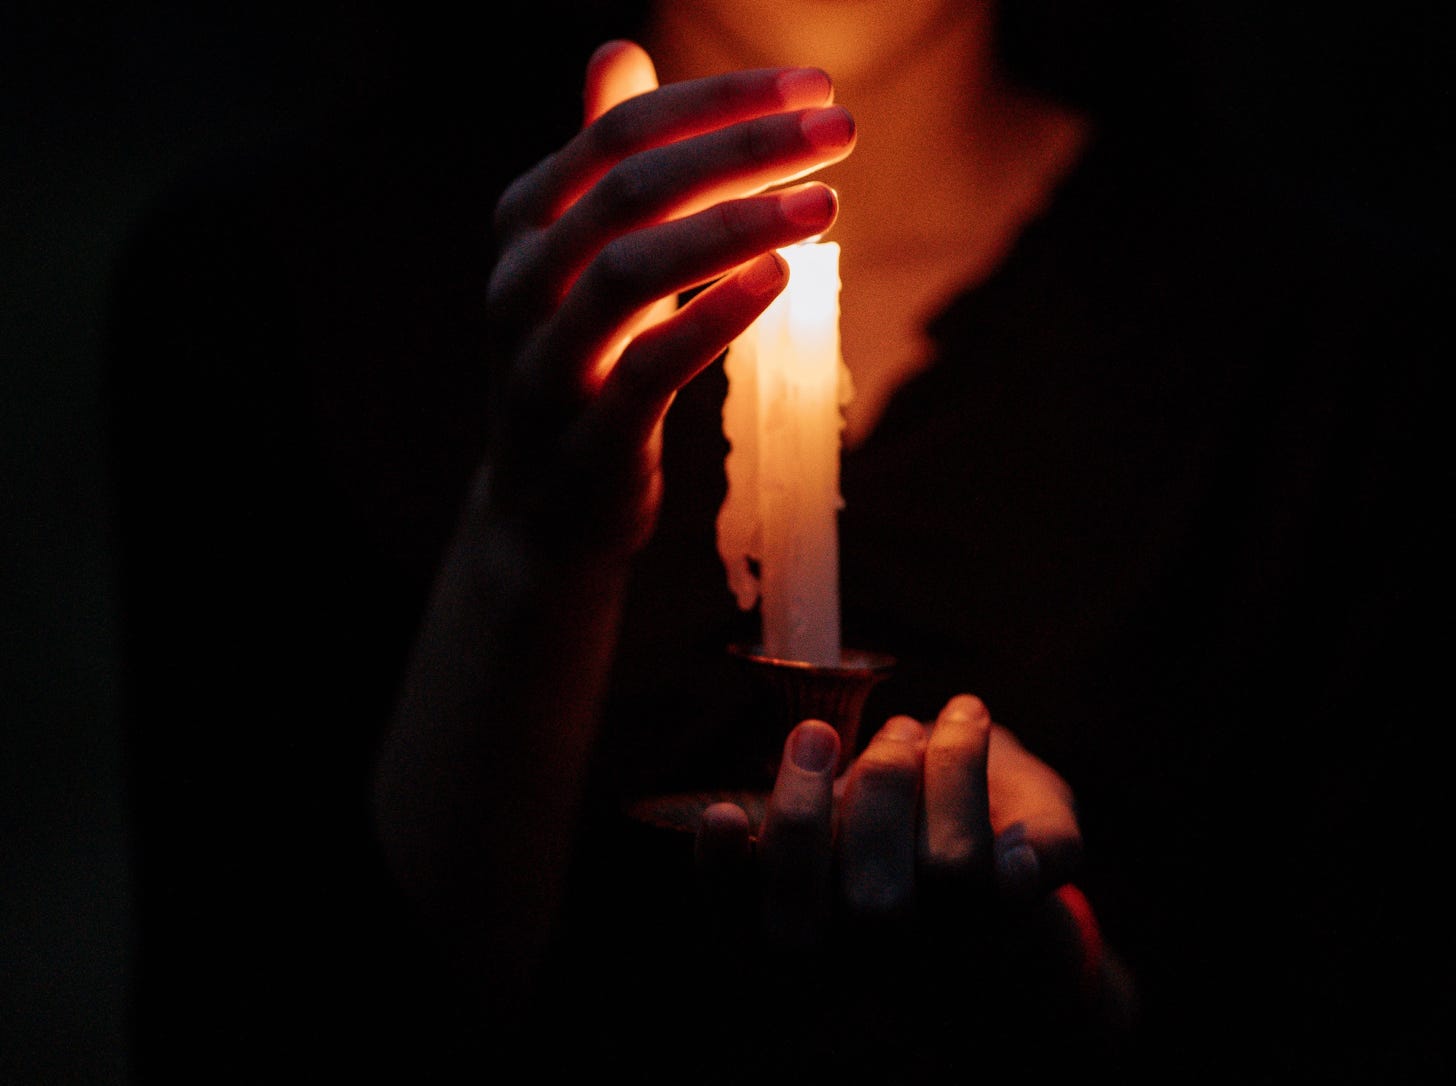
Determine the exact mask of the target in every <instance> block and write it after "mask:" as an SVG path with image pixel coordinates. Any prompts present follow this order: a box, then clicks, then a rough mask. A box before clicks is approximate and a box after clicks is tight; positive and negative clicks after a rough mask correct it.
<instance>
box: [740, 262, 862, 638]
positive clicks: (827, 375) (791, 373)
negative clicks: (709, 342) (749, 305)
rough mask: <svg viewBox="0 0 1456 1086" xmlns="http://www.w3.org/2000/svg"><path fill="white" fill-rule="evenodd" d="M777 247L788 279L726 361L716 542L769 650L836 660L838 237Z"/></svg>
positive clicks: (844, 384)
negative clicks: (724, 490) (723, 486)
mask: <svg viewBox="0 0 1456 1086" xmlns="http://www.w3.org/2000/svg"><path fill="white" fill-rule="evenodd" d="M780 253H781V254H782V255H783V257H784V258H785V259H786V260H787V261H788V263H789V282H788V285H787V286H786V287H785V288H784V291H783V293H782V294H780V295H779V296H778V297H777V298H776V299H774V301H773V304H771V305H770V306H769V307H768V309H766V310H765V311H764V312H763V314H762V315H761V316H760V317H759V318H758V320H757V321H755V322H754V323H753V325H752V326H750V327H749V328H748V329H747V331H745V332H744V333H743V334H742V335H741V336H739V337H738V339H736V340H734V342H733V344H732V345H731V346H730V347H729V349H728V355H727V358H726V359H725V363H724V364H725V368H726V372H727V375H728V397H727V399H726V400H725V401H724V404H723V433H724V436H726V437H727V439H728V443H729V452H728V458H727V460H726V462H725V464H724V468H725V471H726V473H727V476H728V494H727V497H726V499H725V500H724V502H723V507H722V509H721V510H720V511H719V514H718V525H717V528H718V552H719V554H720V555H721V556H722V559H723V563H724V566H725V567H726V568H727V572H728V582H729V586H730V587H731V588H732V590H733V593H734V596H735V597H736V598H737V600H738V605H739V607H741V608H743V609H744V610H748V609H750V608H752V607H753V605H754V604H755V603H757V604H758V605H759V614H760V618H761V621H762V623H763V651H764V652H765V653H766V654H767V655H769V656H774V657H778V658H780V659H785V660H798V661H803V662H805V663H810V664H814V665H816V666H820V667H835V666H838V665H839V663H840V629H839V527H838V515H839V509H840V507H841V505H842V499H841V497H840V492H839V455H840V441H841V432H842V430H843V427H844V417H843V414H842V413H841V408H842V406H843V404H844V403H845V402H846V401H847V399H848V396H849V393H850V384H849V373H848V370H846V369H845V368H844V363H843V360H842V358H841V357H840V346H839V285H840V281H839V246H838V245H837V244H835V243H834V242H806V243H803V244H800V245H793V246H789V247H788V248H785V249H781V250H780ZM755 562H756V563H757V571H756V572H755V568H754V563H755Z"/></svg>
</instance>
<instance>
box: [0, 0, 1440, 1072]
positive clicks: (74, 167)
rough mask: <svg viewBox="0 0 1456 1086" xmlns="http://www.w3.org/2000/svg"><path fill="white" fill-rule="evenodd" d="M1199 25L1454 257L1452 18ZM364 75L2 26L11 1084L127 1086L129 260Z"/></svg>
mask: <svg viewBox="0 0 1456 1086" xmlns="http://www.w3.org/2000/svg"><path fill="white" fill-rule="evenodd" d="M1185 6H1186V7H1187V8H1188V10H1189V12H1190V18H1191V22H1192V24H1193V26H1194V27H1195V29H1196V30H1197V39H1198V45H1197V50H1196V55H1197V56H1198V58H1199V61H1198V65H1197V67H1198V71H1197V73H1196V74H1197V77H1198V86H1199V88H1200V101H1201V108H1202V109H1203V110H1204V113H1205V117H1204V123H1207V124H1210V125H1214V126H1217V127H1219V128H1221V129H1223V130H1224V133H1225V134H1226V135H1227V136H1228V137H1229V138H1230V139H1231V141H1232V146H1233V147H1235V148H1236V149H1237V152H1238V153H1239V154H1241V155H1244V156H1247V157H1248V159H1249V160H1250V162H1253V163H1258V164H1261V165H1266V166H1269V167H1272V168H1274V169H1275V170H1277V171H1278V172H1280V173H1283V174H1285V175H1287V176H1290V177H1292V178H1295V179H1297V180H1299V181H1300V183H1303V184H1308V185H1309V186H1310V187H1311V189H1312V191H1314V192H1315V193H1318V194H1319V196H1320V197H1321V198H1328V199H1331V200H1337V201H1340V202H1342V203H1344V204H1346V205H1347V206H1349V207H1350V208H1352V209H1353V210H1354V211H1355V212H1356V213H1357V214H1359V215H1361V216H1364V217H1367V218H1368V219H1370V220H1371V221H1372V222H1376V223H1382V224H1384V225H1387V226H1389V227H1390V228H1391V229H1395V230H1399V231H1403V232H1408V233H1409V234H1411V235H1412V236H1414V237H1418V238H1419V237H1428V236H1430V237H1435V236H1436V235H1435V234H1434V233H1433V232H1434V231H1435V229H1436V226H1435V224H1436V222H1437V221H1438V219H1439V213H1440V212H1441V211H1442V210H1443V207H1442V205H1443V204H1444V202H1445V200H1446V198H1447V194H1448V193H1449V192H1450V191H1451V184H1452V180H1453V178H1452V172H1451V170H1450V168H1449V167H1445V166H1443V165H1442V164H1441V163H1440V161H1439V156H1438V152H1439V151H1441V150H1443V149H1444V146H1445V144H1446V143H1447V142H1448V135H1447V133H1448V132H1449V128H1450V123H1451V113H1452V109H1451V104H1452V93H1451V77H1450V76H1449V74H1448V70H1449V68H1450V61H1451V59H1452V57H1451V55H1450V54H1451V50H1450V49H1449V46H1448V45H1447V41H1448V34H1447V33H1446V30H1445V27H1444V26H1443V25H1442V24H1441V23H1440V22H1439V21H1438V16H1437V11H1438V9H1439V7H1440V5H1436V4H1434V3H1433V4H1426V5H1422V4H1418V3H1412V2H1405V0H1402V2H1397V3H1387V4H1384V5H1381V6H1380V11H1379V13H1378V14H1377V13H1374V12H1372V11H1370V10H1366V9H1364V8H1353V9H1348V11H1349V12H1350V15H1347V16H1337V15H1335V14H1334V13H1333V11H1332V10H1331V9H1329V8H1327V7H1325V6H1324V5H1308V6H1307V7H1308V8H1309V9H1311V11H1312V12H1313V14H1310V15H1307V16H1306V15H1302V14H1300V13H1297V12H1296V11H1293V10H1289V9H1292V8H1294V7H1296V5H1284V6H1276V5H1270V4H1267V3H1261V2H1258V0H1224V2H1222V3H1219V4H1216V5H1215V4H1212V3H1189V4H1187V5H1185ZM1298 6H1299V7H1305V5H1298ZM339 7H340V9H343V8H344V7H346V5H339ZM1271 9H1273V10H1271ZM300 12H304V14H300ZM1356 15H1358V20H1357V19H1355V18H1352V16H1356ZM508 44H509V43H508V41H504V40H501V41H498V42H497V48H500V47H502V46H505V47H508ZM487 52H488V50H487ZM356 61H357V56H356V54H355V52H354V46H353V45H352V44H351V40H350V38H349V36H348V35H345V34H343V33H341V31H340V25H339V23H338V22H337V20H336V18H335V17H334V15H333V13H332V12H331V9H330V6H329V5H322V6H298V7H294V8H293V9H292V10H290V11H289V12H288V13H286V14H285V13H283V12H275V11H272V10H271V9H270V8H268V7H267V6H252V9H251V11H249V12H248V13H243V12H233V11H227V12H221V11H216V10H212V9H210V8H209V7H208V6H206V5H197V4H191V5H186V4H181V3H177V4H168V3H160V2H158V3H132V4H122V5H118V6H114V7H112V8H109V9H107V10H105V11H104V12H98V11H93V10H91V9H89V8H86V7H83V6H81V5H76V4H67V3H59V4H45V5H39V4H27V3H19V4H7V5H5V6H3V7H0V518H3V519H0V528H3V531H0V1081H3V1082H6V1083H10V1082H16V1083H30V1082H35V1083H66V1082H78V1083H83V1082H84V1083H92V1084H104V1083H124V1082H127V1081H128V1076H127V1059H126V1041H125V1037H126V1008H127V1001H126V984H127V976H128V951H129V939H130V915H131V913H130V909H131V890H130V884H129V864H128V837H127V821H126V817H125V800H126V796H125V778H124V774H123V768H122V753H123V752H122V749H121V743H120V737H119V734H118V730H117V725H116V701H117V680H118V676H117V669H116V664H115V662H114V660H115V657H114V648H115V646H114V641H115V629H116V619H117V614H116V604H115V597H114V592H113V569H112V540H111V530H112V529H111V522H110V516H111V511H110V491H109V479H108V474H107V463H106V457H105V449H104V442H103V436H102V430H101V417H100V374H101V370H100V347H101V343H102V337H103V332H104V326H105V319H106V303H107V296H108V290H109V286H110V275H111V270H112V267H113V264H114V261H115V259H116V256H117V253H118V250H119V246H120V244H121V243H122V241H123V239H124V237H125V236H126V233H127V231H128V229H129V228H130V227H131V226H132V225H133V224H134V223H135V222H136V220H137V218H138V216H139V215H140V214H141V213H142V212H143V211H144V209H145V208H146V207H147V206H148V205H149V203H150V202H151V201H153V200H155V199H157V198H158V197H159V195H160V194H161V193H162V192H163V191H164V190H165V188H166V186H167V184H168V183H169V181H170V180H171V179H173V178H174V177H176V176H177V175H178V173H179V172H182V171H185V170H186V168H187V167H188V165H189V163H192V162H195V161H196V160H198V159H199V158H200V157H202V156H204V155H208V154H211V153H212V152H213V151H216V150H218V149H220V148H225V147H232V146H238V145H241V146H246V145H248V144H249V143H251V142H252V141H255V140H263V139H267V138H268V137H269V135H270V133H272V132H274V131H276V130H277V129H278V128H280V127H291V126H294V125H297V124H301V123H306V122H307V121H308V120H309V119H310V118H312V117H314V116H317V115H318V114H319V112H320V111H321V110H324V109H327V108H328V105H329V103H330V102H331V101H332V100H333V99H334V97H335V96H336V95H338V94H340V93H341V92H343V91H344V90H345V89H346V88H347V87H348V85H349V80H350V78H351V73H353V72H354V70H355V69H354V67H353V65H354V64H355V62H356ZM1438 240H1439V242H1440V243H1441V244H1447V243H1448V242H1449V235H1446V234H1445V233H1444V232H1442V233H1441V234H1440V235H1439V238H1438ZM1251 255H1252V254H1251ZM1255 258H1256V257H1255ZM206 726H207V722H206V721H205V720H199V721H198V727H200V728H202V727H206Z"/></svg>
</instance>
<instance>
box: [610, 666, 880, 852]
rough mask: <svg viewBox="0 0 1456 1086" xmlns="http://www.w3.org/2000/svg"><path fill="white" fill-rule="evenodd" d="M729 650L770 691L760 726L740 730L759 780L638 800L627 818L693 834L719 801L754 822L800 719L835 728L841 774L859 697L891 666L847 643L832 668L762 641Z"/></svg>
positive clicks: (854, 746) (855, 738)
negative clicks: (756, 755)
mask: <svg viewBox="0 0 1456 1086" xmlns="http://www.w3.org/2000/svg"><path fill="white" fill-rule="evenodd" d="M728 653H729V655H730V656H732V657H734V658H735V659H737V660H739V661H741V663H742V664H743V666H744V667H745V668H746V669H747V670H748V672H749V673H750V674H751V675H752V676H753V678H754V679H755V680H756V681H757V682H759V683H760V684H762V688H763V689H764V690H766V691H767V692H768V693H769V695H770V703H771V709H770V711H769V712H768V713H767V714H766V715H765V716H764V717H763V718H762V719H761V721H760V722H759V724H760V726H759V729H758V730H757V731H756V732H753V733H751V734H747V735H745V736H744V741H745V743H747V744H750V749H751V750H752V751H754V752H761V757H762V762H761V765H760V769H759V780H758V781H757V782H750V783H749V785H748V786H747V787H743V788H735V789H731V790H723V791H713V792H693V793H686V794H682V795H671V796H653V797H650V798H647V799H643V800H640V801H638V802H637V803H636V804H634V805H633V806H632V808H631V809H630V811H629V814H630V816H631V818H632V819H633V820H634V821H637V822H639V823H643V824H646V825H649V826H655V827H657V828H658V829H666V830H685V831H688V832H692V831H695V830H696V829H697V824H698V818H699V816H700V815H701V814H702V812H703V811H704V810H705V809H706V808H707V807H708V806H710V805H711V804H713V803H716V802H719V801H725V800H726V801H729V802H733V803H737V804H738V805H739V806H741V807H743V808H744V810H746V811H747V812H748V816H749V819H750V822H751V824H752V825H754V826H757V825H758V824H759V822H760V821H761V820H762V815H763V805H764V800H765V798H766V796H767V794H768V791H769V790H770V789H771V788H772V787H773V782H774V777H775V776H776V775H777V773H778V768H779V762H780V760H781V759H782V756H783V749H784V742H785V740H786V739H787V738H788V735H789V732H791V731H793V729H794V727H795V726H796V725H798V724H799V723H800V722H801V721H804V720H810V719H812V720H822V721H824V722H825V723H826V724H829V725H830V726H831V727H833V728H834V730H835V731H837V732H838V733H839V765H838V766H837V767H836V772H843V770H845V769H846V768H847V767H848V766H849V763H850V762H851V761H853V760H854V757H855V755H856V754H858V753H859V731H860V720H861V717H862V715H863V712H864V705H865V699H866V698H868V697H869V694H870V691H871V690H873V689H874V687H875V686H876V685H877V684H878V683H880V682H881V681H883V680H884V679H886V678H888V677H889V675H890V673H891V671H893V670H894V667H895V658H894V657H893V656H888V655H886V654H884V653H876V652H864V651H860V650H853V649H846V650H844V651H843V652H841V653H840V662H839V664H838V665H836V666H826V665H819V664H810V663H806V662H804V661H802V660H784V659H781V658H779V657H776V656H770V655H768V654H766V653H765V652H763V648H762V646H761V645H730V646H728Z"/></svg>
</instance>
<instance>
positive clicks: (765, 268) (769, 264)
mask: <svg viewBox="0 0 1456 1086" xmlns="http://www.w3.org/2000/svg"><path fill="white" fill-rule="evenodd" d="M788 269H789V266H788V264H787V263H786V262H785V260H784V258H783V257H781V256H779V254H778V253H765V254H764V255H763V256H762V257H759V258H758V259H757V260H754V261H751V262H750V263H749V265H748V267H747V268H745V269H744V271H743V277H742V278H741V279H740V280H739V285H740V286H742V288H743V289H744V290H746V291H748V293H749V294H777V293H778V292H779V290H781V289H782V288H783V285H784V280H785V277H786V275H787V273H788Z"/></svg>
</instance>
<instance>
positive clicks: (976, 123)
mask: <svg viewBox="0 0 1456 1086" xmlns="http://www.w3.org/2000/svg"><path fill="white" fill-rule="evenodd" d="M811 7H812V5H804V4H798V3H775V4H765V5H762V6H756V5H753V4H748V3H738V2H730V0H716V2H714V0H709V2H707V3H701V4H682V3H661V4H657V5H655V8H654V14H653V16H652V18H651V19H650V20H649V25H648V32H647V34H646V36H645V40H644V44H646V46H647V48H648V49H649V51H651V52H652V53H653V56H654V59H655V60H656V62H657V65H658V70H659V73H660V74H661V76H662V78H663V79H664V80H665V81H671V80H677V79H687V78H693V77H696V76H701V75H707V74H711V73H713V72H719V71H726V70H730V69H732V68H738V67H772V66H778V65H791V64H805V65H815V66H818V67H822V68H824V69H825V70H826V71H828V72H829V74H830V76H831V77H832V78H833V79H834V81H835V88H836V99H837V100H838V101H839V102H840V103H842V104H843V105H844V106H846V107H847V108H848V109H849V110H850V112H851V113H853V114H854V117H855V123H856V127H857V129H858V133H859V136H858V141H857V144H856V147H855V151H854V154H852V155H850V156H849V157H848V158H847V159H845V160H844V161H843V162H841V163H839V164H837V165H835V166H834V167H832V168H830V169H827V170H825V171H823V172H822V173H821V174H819V175H818V176H819V177H820V179H821V180H823V181H825V182H827V183H828V184H830V185H833V186H834V187H835V188H836V189H838V191H839V194H840V217H839V221H838V222H837V223H836V225H835V227H834V231H833V234H832V235H831V236H832V237H833V238H835V239H836V240H839V241H841V242H844V243H845V245H846V250H848V249H849V248H850V246H851V245H852V246H854V248H855V249H856V251H858V252H859V253H861V254H862V255H864V256H870V255H871V254H872V253H874V252H876V251H886V250H889V249H892V248H893V249H901V250H903V247H904V246H905V245H906V244H914V245H915V246H916V247H917V249H919V250H921V251H924V247H925V246H926V245H934V244H936V243H937V241H938V242H939V243H940V244H945V245H948V246H964V245H965V244H967V243H968V242H969V241H971V239H969V238H967V237H966V236H965V234H964V232H965V231H966V230H970V231H972V232H974V233H976V234H995V233H998V232H1004V229H1005V224H1006V222H1007V221H1015V222H1018V223H1019V222H1020V221H1022V220H1023V219H1024V218H1025V215H1026V213H1027V212H1026V208H1027V207H1028V206H1030V205H1033V204H1036V203H1037V202H1038V201H1037V198H1036V196H1035V193H1036V192H1038V191H1040V190H1041V189H1043V188H1044V187H1045V179H1046V178H1047V177H1048V176H1049V175H1055V176H1060V173H1061V172H1062V169H1063V168H1064V165H1065V162H1066V161H1069V160H1070V158H1071V157H1074V154H1075V147H1076V146H1078V145H1079V144H1080V135H1081V129H1080V126H1079V123H1078V122H1077V121H1076V120H1075V118H1073V117H1072V115H1071V114H1070V113H1068V112H1067V111H1064V110H1062V109H1060V108H1059V107H1057V106H1055V105H1054V104H1052V103H1050V102H1046V101H1044V100H1041V99H1038V98H1036V97H1034V96H1032V95H1029V94H1027V93H1025V92H1023V91H1022V90H1021V89H1020V88H1017V87H1015V86H1014V85H1013V84H1012V83H1011V82H1010V81H1009V80H1007V79H1006V78H1004V76H1003V74H1002V72H1001V70H1000V68H999V66H998V64H997V61H996V49H995V25H994V23H995V14H994V5H992V4H989V3H950V4H913V5H888V6H887V5H859V4H845V5H840V6H837V7H836V8H835V9H834V18H833V19H832V20H826V19H825V18H824V16H823V12H822V11H818V12H815V11H811V10H807V9H809V8H811ZM887 7H888V8H889V9H890V10H889V14H888V15H886V14H885V11H886V8H887ZM911 9H913V12H912V14H911V15H909V16H907V15H906V14H905V12H906V11H907V10H911ZM917 13H918V14H917ZM816 14H817V17H816ZM912 194H913V198H912ZM948 223H955V224H957V230H958V231H959V232H958V233H957V234H956V236H953V237H951V236H947V231H946V224H948ZM988 244H989V243H988Z"/></svg>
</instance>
